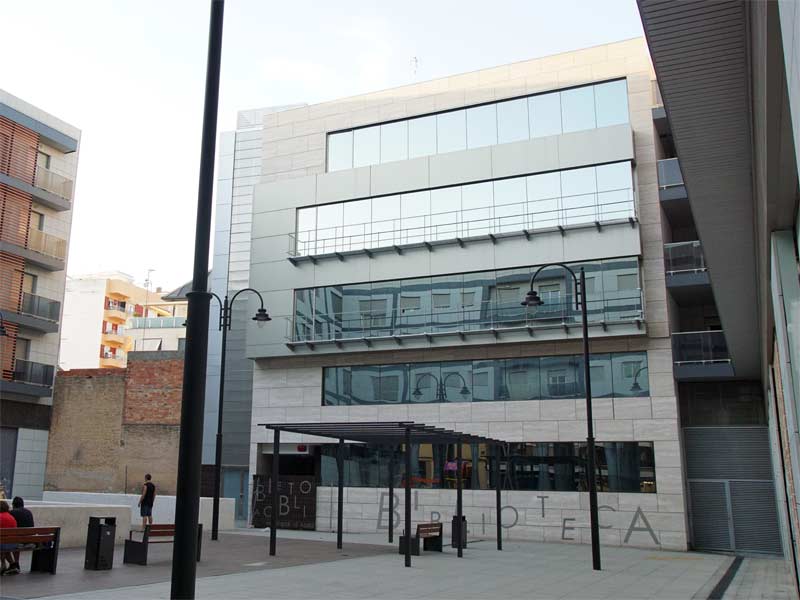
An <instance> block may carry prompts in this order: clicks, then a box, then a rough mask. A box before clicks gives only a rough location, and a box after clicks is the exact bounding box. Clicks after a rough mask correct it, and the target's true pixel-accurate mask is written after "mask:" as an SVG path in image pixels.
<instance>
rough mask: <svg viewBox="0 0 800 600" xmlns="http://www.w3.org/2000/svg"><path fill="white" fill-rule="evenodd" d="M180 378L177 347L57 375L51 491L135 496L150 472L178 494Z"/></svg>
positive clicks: (49, 458)
mask: <svg viewBox="0 0 800 600" xmlns="http://www.w3.org/2000/svg"><path fill="white" fill-rule="evenodd" d="M182 378H183V359H182V355H181V354H179V353H178V352H137V353H130V354H129V355H128V366H127V368H125V369H73V370H70V371H62V372H60V373H58V375H57V376H56V380H55V389H54V396H53V413H52V415H53V416H52V421H51V427H50V436H49V445H48V454H47V468H46V472H45V489H46V490H61V491H81V492H125V491H127V492H131V493H136V492H138V491H139V489H140V488H141V482H142V481H143V480H144V474H145V473H151V474H152V475H153V479H154V481H156V483H157V485H158V488H159V492H160V493H162V494H174V493H175V484H176V480H177V463H178V437H179V433H180V427H179V423H180V400H181V387H182V386H181V382H182Z"/></svg>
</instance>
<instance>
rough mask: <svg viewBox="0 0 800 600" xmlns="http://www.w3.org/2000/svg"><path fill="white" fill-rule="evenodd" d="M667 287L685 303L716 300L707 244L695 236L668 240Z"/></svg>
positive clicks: (701, 302)
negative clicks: (682, 240) (710, 277)
mask: <svg viewBox="0 0 800 600" xmlns="http://www.w3.org/2000/svg"><path fill="white" fill-rule="evenodd" d="M664 270H665V272H666V281H667V289H669V290H670V293H671V294H672V297H673V298H674V299H675V301H676V302H677V303H678V304H680V305H682V306H686V305H690V304H707V303H710V302H713V295H712V293H711V281H710V279H709V277H708V269H707V267H706V261H705V256H704V255H703V245H702V243H701V242H699V241H697V240H694V241H691V242H676V243H672V244H664Z"/></svg>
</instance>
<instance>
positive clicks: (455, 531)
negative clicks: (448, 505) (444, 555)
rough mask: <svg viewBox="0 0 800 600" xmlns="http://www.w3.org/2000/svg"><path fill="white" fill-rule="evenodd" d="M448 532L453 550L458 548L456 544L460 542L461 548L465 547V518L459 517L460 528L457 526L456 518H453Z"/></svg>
mask: <svg viewBox="0 0 800 600" xmlns="http://www.w3.org/2000/svg"><path fill="white" fill-rule="evenodd" d="M450 531H451V532H452V537H453V543H452V547H453V548H458V542H459V540H461V547H462V548H466V547H467V517H464V516H462V517H461V527H459V526H458V516H455V517H453V523H452V525H451V529H450Z"/></svg>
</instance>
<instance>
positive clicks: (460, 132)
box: [436, 110, 467, 154]
mask: <svg viewBox="0 0 800 600" xmlns="http://www.w3.org/2000/svg"><path fill="white" fill-rule="evenodd" d="M465 117H466V115H465V114H464V112H463V111H460V110H457V111H453V112H448V113H442V114H440V115H436V136H437V143H436V149H437V153H438V154H442V153H444V152H453V151H455V150H464V149H465V148H466V147H467V121H466V118H465Z"/></svg>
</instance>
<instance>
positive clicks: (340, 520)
mask: <svg viewBox="0 0 800 600" xmlns="http://www.w3.org/2000/svg"><path fill="white" fill-rule="evenodd" d="M336 467H337V469H336V470H337V471H339V495H338V497H337V499H336V547H337V548H338V549H339V550H341V549H342V529H343V527H344V440H343V439H341V438H340V439H339V448H338V451H337V453H336Z"/></svg>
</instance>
